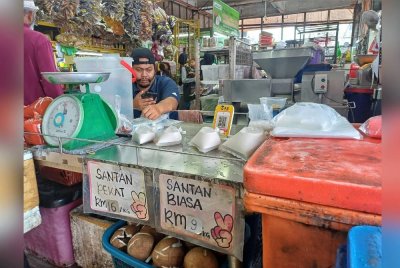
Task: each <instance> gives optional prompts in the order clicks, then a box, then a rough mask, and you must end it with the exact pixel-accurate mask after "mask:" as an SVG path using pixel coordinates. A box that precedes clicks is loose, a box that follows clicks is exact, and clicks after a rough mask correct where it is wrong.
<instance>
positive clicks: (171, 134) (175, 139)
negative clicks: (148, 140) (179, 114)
mask: <svg viewBox="0 0 400 268" xmlns="http://www.w3.org/2000/svg"><path fill="white" fill-rule="evenodd" d="M154 142H155V144H156V145H157V146H172V145H177V144H180V143H181V142H182V134H181V130H180V129H178V128H177V127H176V126H170V127H168V128H167V129H165V130H164V131H162V132H161V133H160V134H159V135H157V136H156V138H155V140H154Z"/></svg>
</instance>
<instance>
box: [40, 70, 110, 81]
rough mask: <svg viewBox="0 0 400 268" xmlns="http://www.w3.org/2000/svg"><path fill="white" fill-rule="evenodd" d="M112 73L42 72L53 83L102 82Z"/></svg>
mask: <svg viewBox="0 0 400 268" xmlns="http://www.w3.org/2000/svg"><path fill="white" fill-rule="evenodd" d="M110 74H111V73H101V72H84V73H83V72H69V73H67V72H42V75H43V78H44V79H46V80H47V81H48V82H49V83H52V84H87V83H101V82H104V81H106V80H107V79H108V78H109V77H110Z"/></svg>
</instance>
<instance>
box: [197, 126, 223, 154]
mask: <svg viewBox="0 0 400 268" xmlns="http://www.w3.org/2000/svg"><path fill="white" fill-rule="evenodd" d="M220 144H221V138H220V137H219V134H218V130H215V129H213V128H211V127H203V128H201V129H200V131H199V132H197V134H196V135H195V136H194V137H193V139H192V140H191V141H190V142H189V145H191V146H194V147H196V148H197V149H198V150H199V151H200V152H202V153H207V152H209V151H212V150H214V149H217V148H218V146H219V145H220Z"/></svg>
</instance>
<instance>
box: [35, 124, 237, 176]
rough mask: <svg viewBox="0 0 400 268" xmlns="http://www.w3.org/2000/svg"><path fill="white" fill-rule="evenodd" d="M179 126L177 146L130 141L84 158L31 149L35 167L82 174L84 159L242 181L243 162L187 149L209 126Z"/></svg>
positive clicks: (227, 156) (91, 153) (235, 129)
mask: <svg viewBox="0 0 400 268" xmlns="http://www.w3.org/2000/svg"><path fill="white" fill-rule="evenodd" d="M179 126H180V127H181V128H182V129H183V130H184V131H185V132H186V133H185V134H183V135H182V137H183V140H182V144H180V145H176V146H168V147H158V146H156V145H155V144H154V143H149V144H145V145H138V144H137V143H135V142H133V141H132V140H127V141H123V142H119V143H115V144H112V145H111V146H110V147H108V148H105V149H101V150H98V151H96V152H90V153H88V154H84V155H72V154H67V153H59V152H54V149H53V150H46V148H40V149H36V150H33V156H34V159H35V160H36V162H37V164H38V165H41V166H49V167H53V168H58V169H64V170H69V171H74V172H83V163H84V161H85V159H87V160H90V159H93V160H102V161H106V162H112V163H118V164H126V165H137V166H142V167H147V168H152V169H162V170H168V171H172V172H180V173H186V174H191V175H198V176H202V177H208V178H214V179H221V180H225V181H229V182H235V183H242V182H243V174H242V173H243V166H244V164H245V162H244V161H243V160H241V159H239V158H236V157H234V156H232V155H230V154H227V153H224V152H221V151H219V150H213V151H211V152H208V153H201V152H199V151H198V150H197V149H196V148H195V147H192V146H189V144H188V143H189V141H190V140H191V139H192V138H193V137H194V136H195V135H196V133H197V132H198V131H199V130H200V129H201V128H202V127H204V126H210V124H191V123H181V124H180V125H179ZM242 127H243V126H238V125H234V126H233V129H232V131H231V134H232V135H233V134H235V133H237V132H238V131H239V130H240V129H241V128H242ZM222 142H223V141H222ZM111 143H112V142H111Z"/></svg>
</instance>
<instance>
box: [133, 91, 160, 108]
mask: <svg viewBox="0 0 400 268" xmlns="http://www.w3.org/2000/svg"><path fill="white" fill-rule="evenodd" d="M143 93H145V91H140V92H139V93H138V94H136V96H135V98H134V99H133V108H135V109H136V110H139V111H143V110H144V108H145V107H147V106H149V105H154V104H156V102H155V101H154V100H153V99H152V98H147V99H142V95H143Z"/></svg>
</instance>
